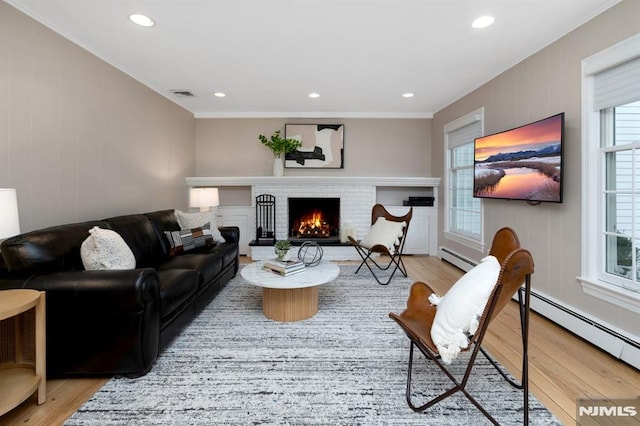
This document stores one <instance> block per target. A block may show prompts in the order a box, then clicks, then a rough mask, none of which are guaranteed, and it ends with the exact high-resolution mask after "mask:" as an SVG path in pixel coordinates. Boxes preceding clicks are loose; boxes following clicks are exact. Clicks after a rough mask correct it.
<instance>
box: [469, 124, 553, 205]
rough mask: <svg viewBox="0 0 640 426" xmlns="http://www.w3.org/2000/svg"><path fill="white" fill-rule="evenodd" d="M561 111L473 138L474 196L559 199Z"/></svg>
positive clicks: (538, 199) (545, 200)
mask: <svg viewBox="0 0 640 426" xmlns="http://www.w3.org/2000/svg"><path fill="white" fill-rule="evenodd" d="M563 141H564V113H560V114H556V115H553V116H551V117H547V118H544V119H542V120H538V121H535V122H533V123H529V124H525V125H524V126H520V127H516V128H515V129H511V130H505V131H503V132H499V133H494V134H492V135H487V136H482V137H479V138H476V139H475V142H474V179H473V196H474V197H476V198H498V199H506V200H526V201H529V202H530V203H534V204H537V203H539V202H543V201H544V202H553V203H561V202H562V163H563V151H562V148H563Z"/></svg>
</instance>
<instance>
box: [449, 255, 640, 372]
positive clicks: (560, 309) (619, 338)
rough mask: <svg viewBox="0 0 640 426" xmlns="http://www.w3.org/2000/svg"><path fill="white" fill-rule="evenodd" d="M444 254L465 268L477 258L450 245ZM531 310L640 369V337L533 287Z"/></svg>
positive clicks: (471, 264) (465, 269)
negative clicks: (617, 329) (450, 247)
mask: <svg viewBox="0 0 640 426" xmlns="http://www.w3.org/2000/svg"><path fill="white" fill-rule="evenodd" d="M440 258H441V259H442V260H444V261H445V262H447V263H450V264H452V265H454V266H456V267H457V268H459V269H461V270H463V271H465V272H466V271H468V270H470V269H471V268H473V267H474V266H475V265H476V262H474V261H472V260H470V259H468V258H466V257H465V256H463V255H461V254H459V253H456V252H455V251H452V250H450V249H448V248H446V247H440ZM531 310H533V311H535V312H537V313H539V314H540V315H542V316H544V317H546V318H548V319H550V320H551V321H553V322H555V323H556V324H558V325H560V326H561V327H563V328H565V329H567V330H569V331H570V332H572V333H574V334H575V335H577V336H578V337H580V338H582V339H584V340H586V341H588V342H589V343H591V344H593V345H595V346H597V347H599V348H601V349H602V350H604V351H606V352H608V353H610V354H611V355H612V356H614V357H616V358H618V359H620V360H622V361H624V362H626V363H627V364H629V365H632V366H633V367H635V368H638V369H640V338H638V337H635V338H634V337H633V336H629V335H626V334H625V333H623V332H621V331H616V330H615V327H613V326H610V325H608V324H606V323H603V322H599V321H596V320H594V319H592V318H589V315H588V314H586V313H583V312H580V311H579V310H577V309H575V308H573V307H571V306H567V305H565V304H563V303H561V302H559V301H557V300H554V299H553V298H552V297H551V296H548V295H545V294H543V293H540V292H537V291H533V290H532V291H531Z"/></svg>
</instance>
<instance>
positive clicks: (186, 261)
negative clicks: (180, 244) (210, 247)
mask: <svg viewBox="0 0 640 426" xmlns="http://www.w3.org/2000/svg"><path fill="white" fill-rule="evenodd" d="M222 260H223V257H222V256H219V255H217V254H211V253H185V254H182V255H180V256H175V257H172V258H171V259H170V260H169V261H167V262H165V263H163V264H162V265H160V266H159V267H158V270H159V271H162V270H166V269H192V270H194V271H197V272H198V275H199V286H200V287H203V286H205V285H207V284H208V283H209V282H210V281H211V280H213V279H214V278H215V277H216V276H217V275H218V274H219V273H220V272H221V271H222Z"/></svg>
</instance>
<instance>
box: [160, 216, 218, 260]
mask: <svg viewBox="0 0 640 426" xmlns="http://www.w3.org/2000/svg"><path fill="white" fill-rule="evenodd" d="M164 235H165V237H166V238H167V241H169V246H170V247H171V248H170V249H169V254H170V255H171V256H176V255H179V254H182V253H185V252H188V251H192V250H195V249H197V248H199V247H207V246H211V245H213V244H215V242H214V241H213V235H212V234H211V225H209V223H205V224H204V226H202V227H200V228H193V229H188V230H186V229H183V230H180V231H164Z"/></svg>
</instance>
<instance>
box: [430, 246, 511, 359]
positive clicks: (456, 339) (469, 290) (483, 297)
mask: <svg viewBox="0 0 640 426" xmlns="http://www.w3.org/2000/svg"><path fill="white" fill-rule="evenodd" d="M499 274H500V264H499V263H498V259H496V258H495V257H494V256H487V257H485V258H484V259H482V260H481V261H480V263H479V264H478V265H476V266H475V267H474V268H473V269H471V270H470V271H469V272H467V273H466V274H464V275H463V276H462V277H461V278H460V279H459V280H458V281H457V282H456V283H455V284H454V285H453V287H451V288H450V289H449V291H448V292H447V293H446V294H445V295H444V296H442V297H439V296H437V295H436V294H432V295H431V296H429V301H430V302H431V303H432V304H434V305H437V306H438V308H437V310H436V316H435V318H434V319H433V324H432V325H431V340H433V343H434V344H435V345H436V347H437V348H438V353H439V354H440V356H441V357H442V361H443V362H444V363H445V364H450V363H451V361H453V360H454V359H455V358H456V357H457V356H458V354H459V353H460V350H461V349H465V348H466V347H467V346H469V339H468V336H471V335H473V334H474V333H475V332H476V330H477V329H478V320H479V319H480V316H481V315H482V311H484V307H485V305H486V304H487V300H488V299H489V296H490V295H491V291H492V290H493V287H494V286H495V285H496V282H497V281H498V275H499Z"/></svg>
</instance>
